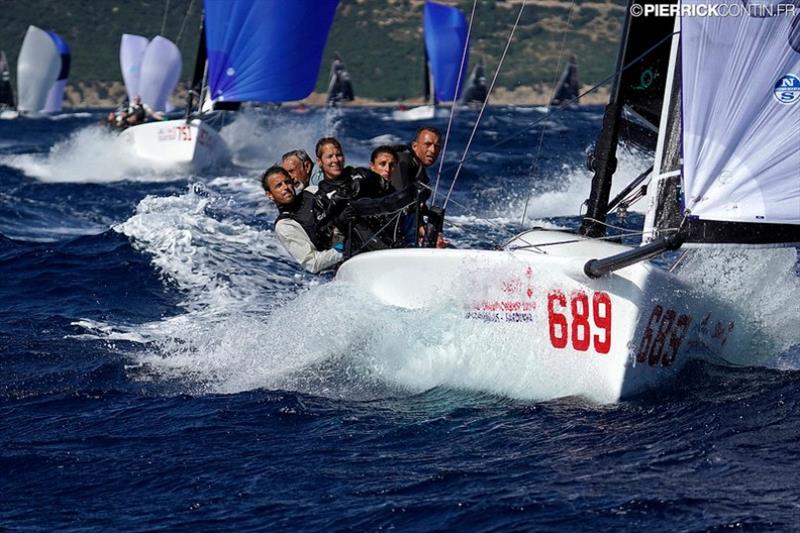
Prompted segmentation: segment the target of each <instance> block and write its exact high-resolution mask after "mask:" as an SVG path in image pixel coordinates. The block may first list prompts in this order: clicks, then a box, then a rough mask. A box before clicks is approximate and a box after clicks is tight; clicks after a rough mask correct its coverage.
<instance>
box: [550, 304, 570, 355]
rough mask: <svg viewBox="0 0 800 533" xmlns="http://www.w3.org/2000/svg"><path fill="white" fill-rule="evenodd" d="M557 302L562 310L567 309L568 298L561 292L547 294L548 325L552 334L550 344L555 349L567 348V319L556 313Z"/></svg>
mask: <svg viewBox="0 0 800 533" xmlns="http://www.w3.org/2000/svg"><path fill="white" fill-rule="evenodd" d="M556 302H557V303H558V305H559V306H560V309H562V310H563V309H565V308H566V307H567V298H566V296H564V293H563V292H561V291H550V292H549V293H548V294H547V323H548V326H549V328H548V329H549V332H550V344H552V345H553V348H559V349H560V348H566V346H567V317H566V315H564V314H563V313H558V312H556V309H555V304H556Z"/></svg>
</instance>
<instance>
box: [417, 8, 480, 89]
mask: <svg viewBox="0 0 800 533" xmlns="http://www.w3.org/2000/svg"><path fill="white" fill-rule="evenodd" d="M423 22H424V26H425V49H426V50H427V52H428V62H429V63H430V68H431V75H432V77H433V87H434V93H435V95H436V99H437V100H439V101H442V102H451V101H453V100H458V99H459V98H460V97H461V91H462V90H463V88H464V77H465V73H466V72H468V71H469V68H468V66H469V43H468V42H467V19H466V18H465V17H464V13H462V12H461V10H460V9H458V8H456V7H451V6H445V5H442V4H437V3H435V2H425V10H424V15H423ZM465 48H466V49H467V57H465V59H464V68H463V69H462V70H461V75H460V77H461V82H460V83H459V67H460V66H461V57H462V55H463V54H464V49H465ZM456 86H458V92H456Z"/></svg>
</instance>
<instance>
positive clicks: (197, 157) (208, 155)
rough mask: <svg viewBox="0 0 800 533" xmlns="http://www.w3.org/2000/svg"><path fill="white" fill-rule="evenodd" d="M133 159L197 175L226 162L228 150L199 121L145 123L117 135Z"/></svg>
mask: <svg viewBox="0 0 800 533" xmlns="http://www.w3.org/2000/svg"><path fill="white" fill-rule="evenodd" d="M120 138H122V139H124V140H125V141H126V142H127V143H129V144H130V147H131V149H132V150H133V153H134V155H136V156H137V157H139V158H140V159H142V160H143V161H145V162H147V163H150V164H153V165H157V166H159V167H163V168H168V167H176V168H187V169H189V170H195V171H200V170H204V169H206V168H209V167H213V166H217V165H220V164H223V163H225V162H226V161H227V160H228V149H227V146H226V145H225V141H223V140H222V137H221V136H220V134H219V133H218V132H217V131H216V130H214V129H213V128H211V127H210V126H208V125H207V124H205V123H204V122H203V121H201V120H199V119H194V120H192V121H191V122H186V121H185V120H183V119H179V120H166V121H158V122H147V123H145V124H139V125H137V126H132V127H130V128H128V129H126V130H125V131H123V132H122V133H121V134H120Z"/></svg>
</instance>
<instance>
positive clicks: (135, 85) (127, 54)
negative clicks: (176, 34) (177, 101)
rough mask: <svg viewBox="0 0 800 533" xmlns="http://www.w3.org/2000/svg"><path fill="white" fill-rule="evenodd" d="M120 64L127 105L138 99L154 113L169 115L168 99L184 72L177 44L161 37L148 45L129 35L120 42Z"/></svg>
mask: <svg viewBox="0 0 800 533" xmlns="http://www.w3.org/2000/svg"><path fill="white" fill-rule="evenodd" d="M119 63H120V69H121V70H122V79H123V80H124V82H125V91H126V93H127V95H128V101H133V98H134V97H135V96H137V95H138V96H140V97H141V99H142V103H143V104H144V105H146V106H148V107H149V108H150V109H151V110H152V111H154V112H163V111H167V103H168V101H169V96H170V95H171V94H172V92H173V91H174V90H175V87H176V86H177V85H178V79H179V78H180V75H181V70H182V69H183V60H182V59H181V52H180V50H178V47H177V46H176V45H175V43H173V42H172V41H170V40H169V39H167V38H165V37H162V36H160V35H157V36H156V37H154V38H153V40H152V41H149V40H148V39H147V38H146V37H143V36H141V35H130V34H127V33H126V34H124V35H123V36H122V39H121V41H120V47H119Z"/></svg>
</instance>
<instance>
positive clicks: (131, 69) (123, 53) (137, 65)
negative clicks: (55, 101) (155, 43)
mask: <svg viewBox="0 0 800 533" xmlns="http://www.w3.org/2000/svg"><path fill="white" fill-rule="evenodd" d="M149 42H150V41H148V40H147V38H146V37H142V36H141V35H131V34H129V33H124V34H123V35H122V40H121V41H120V43H119V68H120V69H121V70H122V79H123V81H124V82H125V90H126V92H127V93H128V101H131V102H132V101H133V97H134V96H136V95H137V94H139V79H140V78H141V72H142V70H141V69H142V58H143V57H144V51H145V50H146V49H147V45H148V43H149Z"/></svg>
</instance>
